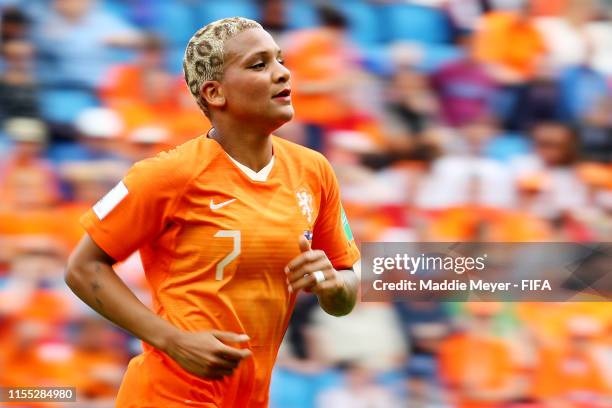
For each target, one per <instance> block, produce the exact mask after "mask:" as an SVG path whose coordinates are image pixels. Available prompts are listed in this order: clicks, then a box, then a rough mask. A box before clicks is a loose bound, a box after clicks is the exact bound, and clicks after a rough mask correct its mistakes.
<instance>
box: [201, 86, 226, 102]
mask: <svg viewBox="0 0 612 408" xmlns="http://www.w3.org/2000/svg"><path fill="white" fill-rule="evenodd" d="M200 95H202V98H204V100H205V101H206V103H207V104H208V106H214V107H217V108H221V107H223V106H224V105H225V95H224V94H223V88H222V87H221V83H219V82H218V81H206V82H204V83H203V84H202V88H200Z"/></svg>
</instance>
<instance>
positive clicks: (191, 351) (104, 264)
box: [65, 235, 251, 379]
mask: <svg viewBox="0 0 612 408" xmlns="http://www.w3.org/2000/svg"><path fill="white" fill-rule="evenodd" d="M114 263H115V261H114V260H113V259H112V258H111V257H110V256H109V255H107V254H106V253H105V252H104V251H103V250H102V249H101V248H100V247H98V246H97V245H96V243H95V242H94V241H93V240H92V239H91V238H90V237H89V236H88V235H85V236H84V237H83V239H82V240H81V242H80V243H79V245H78V246H77V248H76V249H75V251H74V252H73V253H72V255H71V256H70V259H69V261H68V268H67V271H66V276H65V279H66V283H67V284H68V286H69V287H70V289H72V291H73V292H74V293H75V294H76V295H77V296H78V297H79V298H80V299H81V300H83V302H85V303H86V304H88V305H89V306H90V307H91V308H92V309H94V310H95V311H97V312H98V313H100V314H101V315H102V316H104V317H105V318H107V319H108V320H110V321H111V322H113V323H115V324H116V325H117V326H119V327H121V328H123V329H125V330H126V331H128V332H130V333H131V334H133V335H134V336H136V337H138V338H139V339H141V340H143V341H145V342H147V343H148V344H150V345H152V346H153V347H155V348H156V349H158V350H161V351H163V352H165V353H166V354H168V355H169V356H170V357H172V358H173V359H174V360H175V361H176V362H177V363H178V364H179V365H180V366H181V367H183V368H184V369H185V370H187V371H189V372H190V373H192V374H194V375H197V376H199V377H203V378H209V379H220V378H222V377H224V376H227V375H231V374H232V372H233V371H234V369H235V368H236V367H237V366H238V364H239V363H240V361H241V360H242V359H243V358H245V357H248V356H249V355H250V354H251V353H250V351H249V350H247V349H236V348H233V347H230V346H228V345H226V344H224V343H223V342H230V343H240V342H244V341H248V336H246V335H239V334H236V333H228V332H219V331H207V332H197V333H190V332H185V331H182V330H180V329H178V328H177V327H175V326H174V325H172V324H171V323H169V322H168V321H166V320H164V319H162V318H160V317H159V316H157V315H156V314H154V313H153V312H152V311H151V310H149V309H148V308H147V307H146V306H145V305H144V304H142V302H140V300H138V298H137V297H136V296H135V295H134V293H133V292H132V291H131V290H130V289H129V288H128V287H127V286H126V285H125V283H124V282H123V281H122V280H121V279H120V278H119V277H118V276H117V274H116V273H115V271H114V270H113V268H112V265H113V264H114Z"/></svg>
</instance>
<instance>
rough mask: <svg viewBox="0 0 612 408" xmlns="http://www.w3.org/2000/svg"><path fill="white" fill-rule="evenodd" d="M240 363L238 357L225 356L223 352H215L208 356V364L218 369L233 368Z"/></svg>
mask: <svg viewBox="0 0 612 408" xmlns="http://www.w3.org/2000/svg"><path fill="white" fill-rule="evenodd" d="M238 364H240V359H235V358H232V357H230V356H227V355H226V354H225V353H224V352H217V353H216V354H215V355H214V356H212V357H210V358H209V365H210V366H211V367H214V368H219V369H232V370H233V369H234V368H236V367H238Z"/></svg>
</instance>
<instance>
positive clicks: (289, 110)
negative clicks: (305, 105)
mask: <svg viewBox="0 0 612 408" xmlns="http://www.w3.org/2000/svg"><path fill="white" fill-rule="evenodd" d="M293 115H294V111H293V106H291V105H285V106H277V107H275V109H274V113H273V114H272V117H273V120H274V122H275V124H276V125H278V126H277V127H281V126H282V125H284V124H285V123H287V122H289V121H290V120H291V119H293Z"/></svg>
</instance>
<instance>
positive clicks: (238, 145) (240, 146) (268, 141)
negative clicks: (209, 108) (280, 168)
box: [208, 125, 272, 172]
mask: <svg viewBox="0 0 612 408" xmlns="http://www.w3.org/2000/svg"><path fill="white" fill-rule="evenodd" d="M208 137H210V138H211V139H214V140H216V141H217V142H218V143H219V144H220V145H221V147H222V148H223V150H225V152H226V153H227V154H229V155H230V157H232V158H233V159H234V160H236V161H237V162H239V163H241V164H243V165H245V166H247V167H248V168H250V169H251V170H253V171H255V172H258V171H260V170H261V169H263V168H264V167H265V166H266V165H267V164H268V163H270V160H272V138H271V137H270V134H269V133H264V134H262V133H260V132H254V131H249V129H230V128H224V127H223V126H221V127H219V126H218V125H216V126H215V127H214V128H213V129H211V131H210V132H209V133H208Z"/></svg>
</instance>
